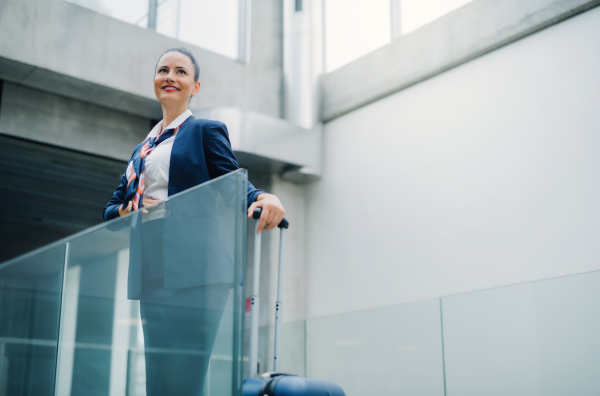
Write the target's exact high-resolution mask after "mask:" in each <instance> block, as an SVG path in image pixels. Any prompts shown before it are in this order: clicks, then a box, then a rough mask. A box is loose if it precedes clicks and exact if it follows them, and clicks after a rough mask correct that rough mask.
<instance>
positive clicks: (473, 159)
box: [306, 8, 600, 317]
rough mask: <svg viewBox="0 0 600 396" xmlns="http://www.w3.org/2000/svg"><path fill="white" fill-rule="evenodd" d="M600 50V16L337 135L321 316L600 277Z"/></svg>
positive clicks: (317, 226) (322, 219) (316, 275)
mask: <svg viewBox="0 0 600 396" xmlns="http://www.w3.org/2000/svg"><path fill="white" fill-rule="evenodd" d="M599 43H600V8H595V9H592V10H590V11H588V12H586V13H584V14H581V15H579V16H576V17H573V18H571V19H568V20H566V21H564V22H562V23H560V24H558V25H554V26H552V27H550V28H547V29H545V30H542V31H540V32H538V33H536V34H534V35H532V36H529V37H526V38H524V39H522V40H519V41H517V42H514V43H512V44H510V45H508V46H506V47H503V48H501V49H498V50H496V51H494V52H492V53H489V54H487V55H484V56H482V57H480V58H477V59H475V60H473V61H471V62H468V63H466V64H463V65H461V66H459V67H457V68H454V69H452V70H450V71H447V72H445V73H443V74H440V75H438V76H436V77H434V78H431V79H429V80H426V81H424V82H422V83H419V84H417V85H415V86H412V87H410V88H408V89H405V90H403V91H400V92H398V93H396V94H394V95H391V96H388V97H386V98H384V99H381V100H379V101H377V102H375V103H372V104H371V105H368V106H366V107H363V108H360V109H358V110H356V111H354V112H351V113H349V114H347V115H344V116H342V117H340V118H337V119H335V120H333V121H332V122H329V123H328V124H326V126H325V138H324V139H325V147H324V166H323V179H322V180H321V181H320V182H318V183H316V184H314V185H312V186H311V187H309V190H308V196H307V236H306V238H307V265H308V270H307V271H308V272H307V277H308V280H307V291H306V293H307V316H308V317H318V316H322V315H329V314H335V313H339V312H346V311H354V310H358V309H364V308H371V307H376V306H382V305H389V304H396V303H401V302H405V301H414V300H421V299H426V298H431V297H436V296H441V295H448V294H453V293H460V292H465V291H471V290H478V289H484V288H490V287H495V286H501V285H508V284H514V283H518V282H526V281H531V280H537V279H544V278H549V277H556V276H561V275H566V274H574V273H579V272H584V271H591V270H598V269H600V243H599V241H600V209H599V206H600V185H599V181H600V155H599V154H600V116H599V115H598V114H600V111H599V110H598V109H599V108H600V74H599V71H600V45H599ZM423 50H426V49H423ZM348 84H360V81H348Z"/></svg>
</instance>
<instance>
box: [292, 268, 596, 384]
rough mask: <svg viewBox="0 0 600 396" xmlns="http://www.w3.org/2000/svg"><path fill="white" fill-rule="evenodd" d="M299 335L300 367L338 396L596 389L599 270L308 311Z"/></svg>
mask: <svg viewBox="0 0 600 396" xmlns="http://www.w3.org/2000/svg"><path fill="white" fill-rule="evenodd" d="M287 336H288V334H286V333H284V338H285V337H287ZM306 337H307V338H306V340H304V342H306V343H307V345H308V349H307V350H306V356H307V357H308V376H309V377H312V378H318V379H323V380H329V381H334V382H337V383H338V384H340V385H341V387H342V388H343V389H344V391H345V392H346V394H347V395H348V396H358V395H367V394H369V395H375V394H376V395H400V394H409V395H438V396H442V395H446V396H469V395H511V396H559V395H578V396H583V395H586V396H587V395H589V396H592V395H598V394H600V376H599V375H598V373H599V372H600V271H596V272H589V273H584V274H578V275H571V276H565V277H560V278H555V279H547V280H541V281H536V282H529V283H523V284H518V285H513V286H506V287H499V288H494V289H490V290H482V291H476V292H471V293H463V294H457V295H453V296H447V297H442V298H440V299H433V300H428V301H419V302H411V303H405V304H399V305H394V306H389V307H382V308H376V309H368V310H364V311H357V312H350V313H344V314H339V315H332V316H325V317H320V318H315V319H309V320H308V321H307V332H306ZM299 344H301V343H298V344H297V346H298V345H299ZM284 371H285V370H284Z"/></svg>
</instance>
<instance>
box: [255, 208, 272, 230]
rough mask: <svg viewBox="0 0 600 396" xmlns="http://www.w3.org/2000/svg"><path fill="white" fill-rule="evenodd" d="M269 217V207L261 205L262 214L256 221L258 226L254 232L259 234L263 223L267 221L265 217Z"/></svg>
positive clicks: (263, 226) (263, 225)
mask: <svg viewBox="0 0 600 396" xmlns="http://www.w3.org/2000/svg"><path fill="white" fill-rule="evenodd" d="M268 217H269V208H266V207H264V206H263V210H262V214H261V215H260V220H259V222H258V228H257V229H256V232H257V233H258V234H260V232H261V231H262V230H263V229H264V228H265V223H267V219H268Z"/></svg>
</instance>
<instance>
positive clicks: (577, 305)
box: [442, 272, 600, 396]
mask: <svg viewBox="0 0 600 396" xmlns="http://www.w3.org/2000/svg"><path fill="white" fill-rule="evenodd" d="M442 309H443V318H444V349H445V354H444V355H445V362H446V386H447V395H449V396H451V395H461V396H469V395H483V394H485V395H512V396H520V395H523V396H525V395H527V396H534V395H540V396H541V395H544V396H551V395H598V394H600V376H599V375H598V373H599V372H600V272H592V273H586V274H580V275H573V276H566V277H562V278H556V279H549V280H543V281H538V282H530V283H525V284H520V285H515V286H509V287H501V288H496V289H491V290H484V291H478V292H473V293H466V294H460V295H455V296H450V297H444V298H443V299H442Z"/></svg>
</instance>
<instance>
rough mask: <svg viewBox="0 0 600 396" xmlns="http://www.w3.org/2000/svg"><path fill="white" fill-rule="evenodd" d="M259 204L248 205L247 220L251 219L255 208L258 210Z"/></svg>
mask: <svg viewBox="0 0 600 396" xmlns="http://www.w3.org/2000/svg"><path fill="white" fill-rule="evenodd" d="M259 205H260V203H259V202H252V205H250V207H249V208H248V218H251V217H252V214H253V213H254V210H255V209H256V208H260V206H259Z"/></svg>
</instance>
